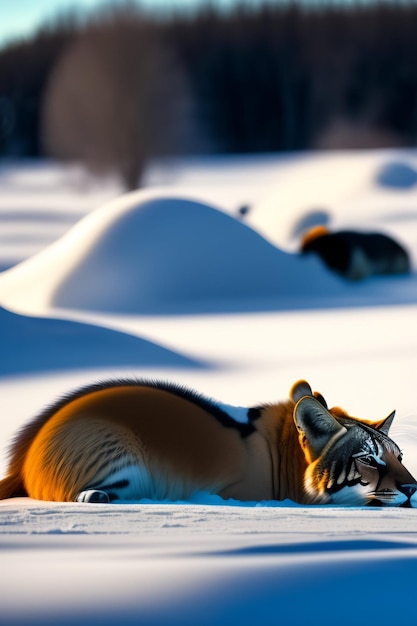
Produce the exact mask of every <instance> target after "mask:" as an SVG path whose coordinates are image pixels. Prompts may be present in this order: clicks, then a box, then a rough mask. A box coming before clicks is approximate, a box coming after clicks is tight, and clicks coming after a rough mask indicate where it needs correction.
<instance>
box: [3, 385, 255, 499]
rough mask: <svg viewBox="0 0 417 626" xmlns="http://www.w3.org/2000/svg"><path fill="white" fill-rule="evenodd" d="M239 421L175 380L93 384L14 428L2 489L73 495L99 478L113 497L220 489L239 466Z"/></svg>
mask: <svg viewBox="0 0 417 626" xmlns="http://www.w3.org/2000/svg"><path fill="white" fill-rule="evenodd" d="M228 420H230V422H229V421H228ZM35 422H36V420H35ZM244 428H245V425H242V427H241V428H240V429H239V428H238V427H236V425H235V424H234V423H233V420H231V418H229V417H228V415H227V414H226V413H225V412H223V411H222V410H221V409H219V408H218V407H216V406H215V405H212V404H210V402H209V401H207V400H205V399H203V398H201V397H200V396H197V395H194V394H192V393H191V392H188V391H186V390H182V389H181V388H179V387H175V386H169V385H166V386H164V385H156V384H155V385H152V384H140V383H134V384H131V383H125V384H123V382H121V383H119V384H112V385H110V386H106V385H103V387H102V388H95V387H93V388H91V389H90V390H84V392H82V393H78V394H76V395H75V397H73V398H72V399H71V398H69V399H67V400H66V401H63V402H61V403H60V404H58V406H56V407H55V408H53V409H50V410H49V412H48V413H47V414H46V415H44V416H43V417H40V418H38V423H37V424H36V423H35V425H32V426H31V425H30V426H29V427H28V429H27V430H26V431H25V430H24V431H23V432H22V433H21V435H20V437H19V438H18V441H17V442H16V444H15V446H14V452H13V456H14V457H15V458H12V466H14V467H15V472H14V474H15V475H14V477H12V476H9V478H6V479H5V481H3V483H4V485H3V493H4V491H5V490H7V489H8V490H9V491H10V488H11V487H13V488H14V491H16V486H17V487H18V489H17V493H12V494H6V495H5V496H4V497H10V495H22V494H23V493H27V494H28V495H29V496H31V497H34V498H37V499H44V500H60V501H62V500H64V501H66V500H67V501H72V500H74V499H75V498H76V497H77V495H78V494H79V493H80V492H81V491H83V490H86V489H89V488H100V486H102V485H103V484H104V483H105V484H106V485H107V487H109V491H110V492H113V494H114V497H115V499H116V498H120V497H122V498H123V495H124V494H125V496H126V497H127V498H129V499H132V498H141V497H153V498H173V497H184V498H185V497H187V496H188V495H189V493H190V492H192V490H193V489H195V488H198V489H205V488H207V489H209V490H210V491H213V488H214V487H215V489H214V490H215V491H221V489H223V488H225V487H227V486H228V485H229V484H230V483H233V482H234V481H237V480H239V477H240V475H241V473H242V467H243V465H244V462H245V458H244V457H245V446H244V443H243V439H244V435H245V433H244V432H243V431H244ZM242 429H243V431H242ZM34 431H36V432H34ZM22 453H23V456H24V459H23V463H21V467H19V461H18V458H17V457H22ZM19 470H20V479H19V480H18V479H17V476H16V471H17V473H19ZM19 482H20V484H18V483H19ZM22 487H23V489H22ZM1 495H2V483H0V497H1Z"/></svg>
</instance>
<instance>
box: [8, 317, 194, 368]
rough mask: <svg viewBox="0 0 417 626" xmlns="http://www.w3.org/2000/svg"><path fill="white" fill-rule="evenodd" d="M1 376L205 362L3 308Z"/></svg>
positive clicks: (99, 330) (85, 327) (127, 337)
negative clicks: (17, 313)
mask: <svg viewBox="0 0 417 626" xmlns="http://www.w3.org/2000/svg"><path fill="white" fill-rule="evenodd" d="M0 345H1V352H2V358H1V359H0V376H13V375H16V374H18V375H21V374H39V373H42V372H43V373H46V372H48V371H49V372H51V371H54V372H57V371H65V370H68V369H72V370H73V369H84V370H85V369H93V368H100V369H104V368H113V367H140V366H145V365H146V366H148V367H154V366H167V367H197V366H201V365H202V363H201V362H199V361H197V360H193V359H189V358H187V357H185V356H182V355H181V354H177V353H176V352H173V351H171V350H168V349H166V348H164V347H162V346H160V345H157V344H155V343H152V342H150V341H146V340H145V339H141V338H139V337H135V336H133V335H129V334H126V333H123V332H116V331H113V330H110V329H107V328H102V327H100V326H95V325H92V324H84V323H78V322H73V321H67V320H59V319H48V318H35V317H25V316H22V315H16V314H14V313H11V312H9V311H7V310H5V309H3V308H1V307H0Z"/></svg>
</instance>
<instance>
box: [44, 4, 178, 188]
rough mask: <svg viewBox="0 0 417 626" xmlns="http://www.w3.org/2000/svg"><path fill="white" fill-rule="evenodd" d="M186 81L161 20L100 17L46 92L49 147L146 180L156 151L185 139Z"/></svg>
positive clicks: (129, 179)
mask: <svg viewBox="0 0 417 626" xmlns="http://www.w3.org/2000/svg"><path fill="white" fill-rule="evenodd" d="M188 101H189V99H188V97H187V89H186V81H185V78H184V75H183V73H182V72H181V70H180V68H179V65H178V63H177V62H176V61H175V60H174V57H173V55H172V52H169V51H168V50H167V48H166V47H165V46H164V45H162V43H161V40H160V39H159V38H158V36H157V32H156V29H155V27H154V26H153V25H152V24H151V23H150V22H148V21H146V20H145V19H144V18H141V17H140V16H139V15H138V14H137V12H134V11H123V12H118V13H116V14H113V15H111V16H107V17H106V18H102V19H101V20H100V21H99V22H98V23H96V24H94V25H90V27H89V28H87V29H86V31H85V32H84V33H83V34H82V35H81V36H80V37H79V38H78V39H77V40H76V41H75V42H74V43H73V44H72V45H71V46H69V48H68V50H67V51H66V53H64V54H63V56H62V57H61V59H60V60H59V61H58V63H57V65H56V67H55V69H54V71H53V73H52V76H51V79H50V81H49V85H48V88H47V90H46V95H45V99H44V107H43V141H44V146H45V150H46V152H47V153H49V154H51V155H53V156H56V157H60V158H65V159H72V160H74V159H75V160H81V161H82V162H84V163H85V164H87V165H88V166H89V167H90V168H91V169H92V170H95V171H99V172H103V171H109V170H110V171H111V170H113V171H116V172H118V173H119V175H120V177H121V179H122V181H123V182H124V184H125V186H126V187H127V188H128V189H134V188H135V187H137V186H138V184H140V179H141V176H142V174H143V171H144V168H145V165H146V163H147V161H148V159H149V158H150V157H152V156H153V155H155V154H162V153H167V152H174V151H176V150H178V149H179V148H180V144H181V142H182V141H183V139H184V125H185V121H186V119H187V103H188Z"/></svg>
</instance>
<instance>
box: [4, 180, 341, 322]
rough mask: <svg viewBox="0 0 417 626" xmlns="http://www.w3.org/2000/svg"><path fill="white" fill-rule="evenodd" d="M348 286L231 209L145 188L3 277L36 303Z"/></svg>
mask: <svg viewBox="0 0 417 626" xmlns="http://www.w3.org/2000/svg"><path fill="white" fill-rule="evenodd" d="M341 290H342V285H341V283H340V281H339V280H338V279H337V278H335V277H333V276H332V275H330V274H329V273H328V272H327V270H325V269H324V267H323V266H322V265H321V264H320V262H319V261H317V260H316V259H313V258H311V259H305V258H301V257H299V256H298V255H293V254H290V253H287V252H283V251H282V250H279V249H278V248H276V247H275V246H273V245H272V244H270V243H269V242H267V241H266V240H265V239H264V238H263V237H262V236H261V235H259V234H258V233H256V232H255V231H253V230H252V229H251V228H249V227H248V226H246V225H244V224H242V223H240V222H239V221H238V220H236V219H234V218H233V217H231V216H229V215H226V214H225V213H223V212H221V211H219V210H216V209H215V208H212V207H211V206H208V205H205V204H202V203H199V202H194V201H192V200H187V199H184V198H175V197H164V196H163V195H161V194H158V193H156V192H143V191H140V192H135V193H132V194H128V195H125V196H122V197H121V198H118V199H116V200H114V201H113V202H110V203H109V204H106V205H105V206H103V207H101V208H99V209H97V210H96V211H95V212H94V213H92V214H91V215H88V216H87V217H85V218H84V219H83V220H81V221H80V222H79V223H78V224H76V225H75V226H74V227H73V228H72V229H71V230H70V231H69V232H68V233H67V234H66V235H64V237H62V238H61V239H60V240H58V241H57V242H55V243H54V244H52V245H51V246H49V247H48V248H47V249H46V250H44V251H42V252H41V253H39V254H38V255H36V256H35V257H33V258H30V259H29V260H27V261H25V262H23V263H21V264H20V265H18V266H16V267H14V268H12V269H10V270H8V271H6V272H4V273H3V275H2V276H1V277H0V298H1V301H2V302H3V303H4V304H6V305H10V307H12V308H15V309H17V310H19V309H20V310H22V311H30V312H42V311H45V310H47V309H48V308H49V307H53V308H64V309H68V308H74V309H84V310H86V309H87V310H92V311H102V312H104V311H107V312H118V313H142V314H143V313H146V314H151V313H172V312H174V313H179V312H198V311H200V312H202V311H213V310H220V311H222V310H225V309H226V310H227V309H231V310H239V309H247V308H248V307H249V308H251V306H254V302H258V305H257V306H266V307H268V306H269V304H270V302H271V301H274V303H275V306H276V305H277V304H278V305H279V303H282V302H283V301H284V302H286V301H287V300H288V299H291V298H294V297H295V298H297V296H298V297H300V296H303V298H304V299H305V298H306V297H307V298H308V297H311V298H313V299H315V298H317V297H320V296H323V295H326V294H329V293H332V294H334V293H339V292H341ZM259 302H261V305H259ZM255 306H256V305H255Z"/></svg>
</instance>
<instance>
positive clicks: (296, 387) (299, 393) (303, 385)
mask: <svg viewBox="0 0 417 626" xmlns="http://www.w3.org/2000/svg"><path fill="white" fill-rule="evenodd" d="M312 395H313V392H312V390H311V387H310V385H309V384H308V382H307V381H306V380H297V382H296V383H294V384H293V386H292V387H291V390H290V398H291V400H293V401H294V402H295V403H297V402H298V401H299V400H301V398H304V396H312Z"/></svg>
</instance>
